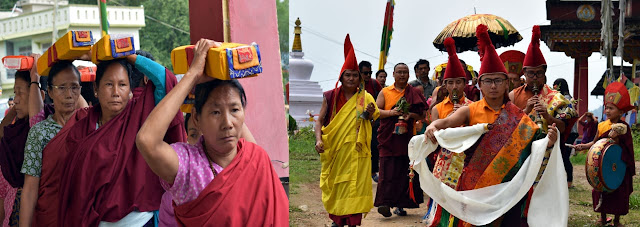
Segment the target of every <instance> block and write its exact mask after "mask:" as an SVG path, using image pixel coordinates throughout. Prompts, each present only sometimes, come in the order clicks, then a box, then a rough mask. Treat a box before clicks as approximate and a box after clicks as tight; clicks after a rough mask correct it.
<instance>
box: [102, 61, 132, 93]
mask: <svg viewBox="0 0 640 227" xmlns="http://www.w3.org/2000/svg"><path fill="white" fill-rule="evenodd" d="M111 64H120V65H121V66H122V67H124V69H125V70H126V71H127V77H128V78H129V87H131V90H133V88H134V87H135V85H134V84H133V81H131V74H133V70H132V69H131V68H132V67H131V64H129V62H127V60H126V59H122V58H119V59H113V60H109V61H103V62H100V63H99V64H98V70H96V86H97V87H99V86H100V80H102V77H103V76H104V72H106V71H107V68H109V66H111ZM97 87H96V88H97Z"/></svg>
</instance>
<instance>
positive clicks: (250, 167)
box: [136, 40, 289, 226]
mask: <svg viewBox="0 0 640 227" xmlns="http://www.w3.org/2000/svg"><path fill="white" fill-rule="evenodd" d="M214 45H216V46H218V45H220V44H219V43H216V42H213V41H210V40H200V41H198V43H197V44H196V47H195V50H194V52H195V57H194V60H193V62H192V63H191V66H190V68H189V71H188V72H187V73H186V74H185V76H184V77H183V78H182V79H181V80H180V83H178V85H176V87H175V88H174V89H173V90H172V91H171V92H170V93H169V94H168V95H167V97H165V98H164V99H163V100H162V101H161V102H160V103H159V104H158V106H157V107H156V108H155V109H154V110H153V111H152V112H151V114H150V115H149V118H148V119H147V120H146V122H145V124H144V125H143V126H142V128H141V129H140V132H139V133H138V136H137V138H136V144H137V146H138V148H139V150H140V153H141V154H142V157H144V160H145V161H146V162H147V163H148V164H149V167H151V169H152V170H153V172H154V173H155V174H157V175H158V176H159V177H160V179H161V181H162V185H163V187H164V188H165V189H166V190H167V191H168V192H169V193H171V195H172V196H173V204H174V208H175V215H176V220H177V222H178V224H179V225H181V226H213V225H215V226H247V225H255V226H283V225H287V224H288V220H289V212H288V211H289V207H288V204H289V203H288V200H287V196H286V194H285V192H284V188H283V187H282V186H281V185H280V180H279V178H278V176H277V175H276V173H275V170H274V169H273V167H272V164H271V161H270V159H269V156H268V155H267V153H266V152H265V151H264V150H263V149H262V148H260V147H259V146H258V145H256V144H254V143H251V142H247V141H246V140H244V139H242V138H241V132H242V131H243V128H244V117H245V115H244V109H245V106H246V95H245V93H244V89H243V88H242V86H241V85H240V83H238V82H237V81H235V80H230V81H228V80H214V81H210V82H207V83H202V84H198V85H196V83H197V82H198V81H199V80H200V81H202V80H204V79H205V78H208V77H207V76H205V75H203V71H204V63H205V58H206V55H207V51H208V50H209V48H211V47H213V46H214ZM209 79H210V78H209ZM194 86H195V87H196V88H195V98H196V102H195V113H194V114H193V116H192V117H193V121H194V123H195V125H196V127H197V128H199V129H200V130H201V131H202V137H201V138H200V140H199V141H198V143H197V144H195V145H190V144H187V143H173V144H169V143H167V142H165V141H163V137H164V131H166V130H167V129H168V128H169V126H170V125H171V122H172V121H173V119H172V117H171V116H168V115H167V114H166V113H173V112H177V111H178V110H179V108H180V105H181V104H182V103H183V101H184V98H185V97H187V95H188V93H189V91H191V90H192V88H193V87H194Z"/></svg>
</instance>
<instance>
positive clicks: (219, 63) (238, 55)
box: [171, 43, 262, 80]
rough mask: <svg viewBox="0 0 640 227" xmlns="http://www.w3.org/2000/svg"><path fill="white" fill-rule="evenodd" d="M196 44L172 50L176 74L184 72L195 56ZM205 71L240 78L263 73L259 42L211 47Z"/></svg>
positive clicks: (224, 78) (209, 73)
mask: <svg viewBox="0 0 640 227" xmlns="http://www.w3.org/2000/svg"><path fill="white" fill-rule="evenodd" d="M194 47H195V46H194V45H188V46H181V47H177V48H175V49H173V51H171V63H172V64H173V71H174V73H176V74H184V73H187V71H188V70H189V66H190V65H191V62H192V61H193V58H194V55H195V53H194ZM204 72H205V74H206V75H208V76H210V77H213V78H216V79H220V80H230V79H240V78H246V77H253V76H257V75H258V74H259V73H262V59H261V57H260V48H259V47H258V44H255V43H253V44H251V45H246V44H239V43H223V44H222V45H221V46H220V47H216V48H211V49H209V53H208V54H207V60H206V63H205V69H204Z"/></svg>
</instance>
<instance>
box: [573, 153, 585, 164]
mask: <svg viewBox="0 0 640 227" xmlns="http://www.w3.org/2000/svg"><path fill="white" fill-rule="evenodd" d="M569 160H570V161H571V164H574V165H584V164H585V163H586V161H587V153H578V154H576V155H574V156H571V158H569Z"/></svg>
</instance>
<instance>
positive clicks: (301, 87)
mask: <svg viewBox="0 0 640 227" xmlns="http://www.w3.org/2000/svg"><path fill="white" fill-rule="evenodd" d="M293 33H294V34H295V37H294V39H293V48H292V49H291V53H290V56H291V57H290V58H289V114H290V115H291V116H292V117H293V118H294V119H296V121H297V122H298V127H299V128H301V127H305V126H309V125H312V124H314V122H312V121H311V120H310V117H309V113H311V114H313V115H318V114H319V113H320V107H322V88H321V87H320V84H319V83H318V82H316V81H310V80H309V79H310V78H311V72H312V71H313V63H312V62H311V61H310V60H307V59H304V58H303V57H304V52H302V43H301V42H300V34H301V33H302V29H301V27H300V18H298V19H297V20H296V27H295V29H294V31H293ZM314 119H316V120H317V119H318V117H315V118H314Z"/></svg>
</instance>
